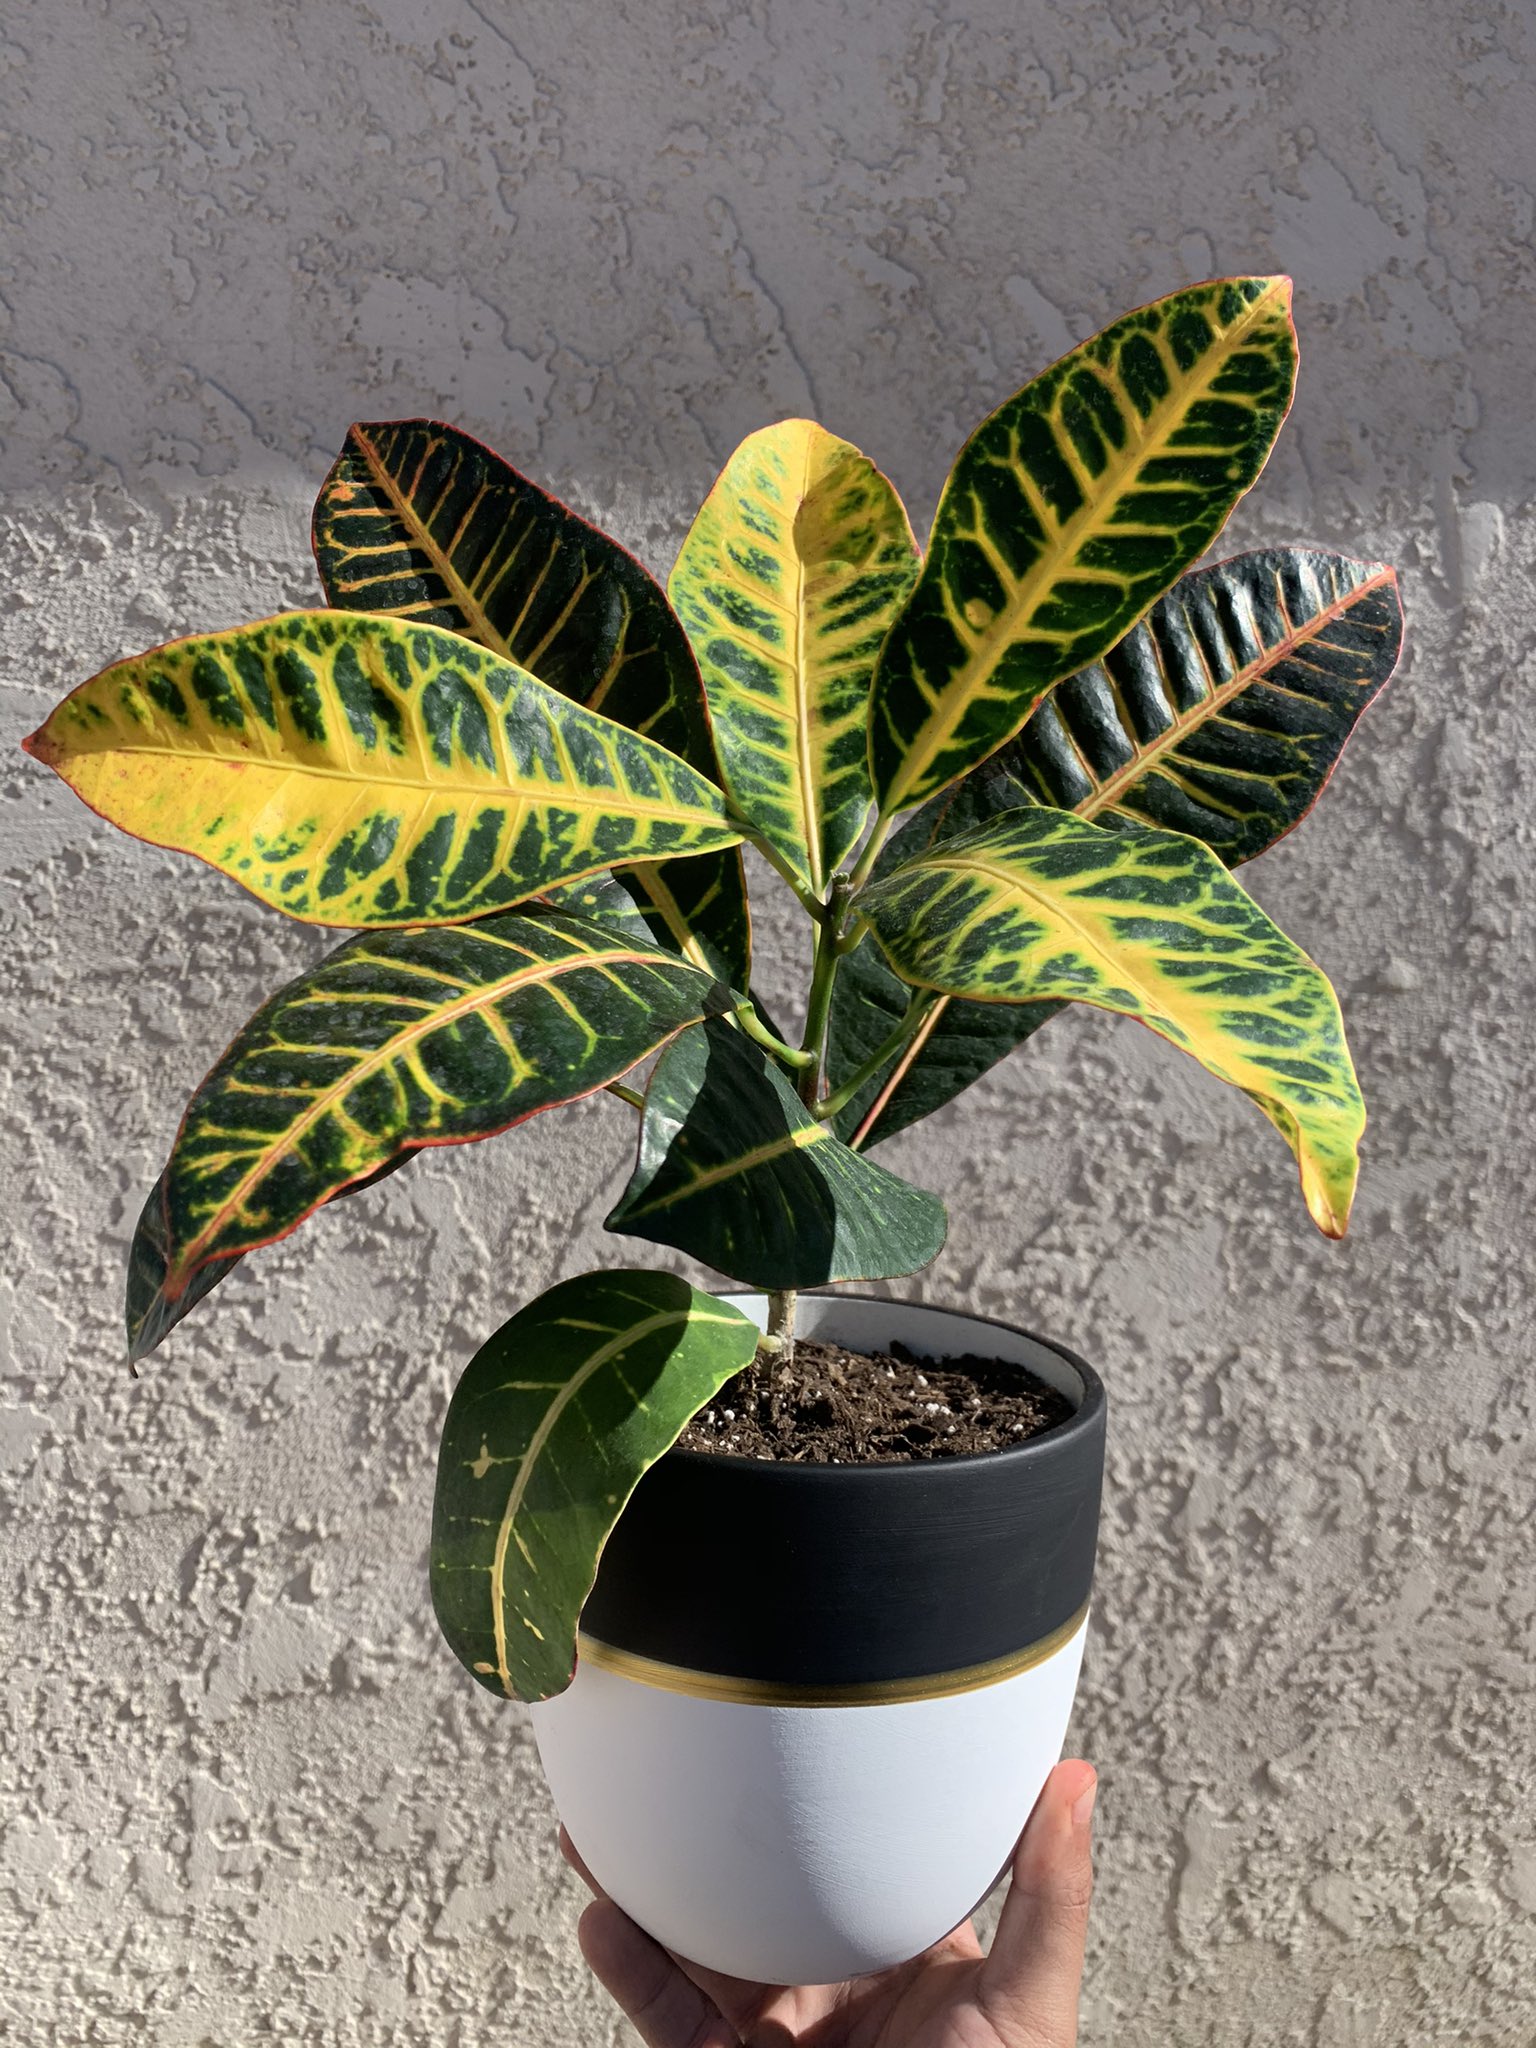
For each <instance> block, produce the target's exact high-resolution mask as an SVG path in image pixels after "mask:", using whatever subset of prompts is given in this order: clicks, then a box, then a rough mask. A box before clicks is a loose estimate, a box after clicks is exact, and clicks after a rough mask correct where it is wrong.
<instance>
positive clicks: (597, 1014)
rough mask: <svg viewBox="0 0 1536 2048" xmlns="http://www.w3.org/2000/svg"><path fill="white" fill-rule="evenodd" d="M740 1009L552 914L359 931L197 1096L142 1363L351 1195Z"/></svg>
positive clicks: (144, 1265) (668, 965)
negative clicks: (241, 1274) (428, 1148)
mask: <svg viewBox="0 0 1536 2048" xmlns="http://www.w3.org/2000/svg"><path fill="white" fill-rule="evenodd" d="M726 1000H727V998H726V996H725V993H724V991H722V990H721V989H720V987H719V984H718V983H717V982H715V981H714V980H713V979H712V978H711V977H709V976H708V975H705V974H701V973H699V972H698V970H697V969H695V968H693V967H689V966H687V965H686V964H685V963H684V962H682V961H680V960H678V959H676V958H675V957H674V956H673V955H672V954H671V953H668V952H663V951H662V950H660V949H659V948H658V947H657V946H655V945H654V944H653V943H650V942H648V941H646V940H645V939H644V937H643V935H637V934H635V933H634V932H633V931H631V930H628V929H621V928H615V927H612V926H609V925H606V924H603V923H599V922H598V921H596V920H593V919H588V918H581V917H571V916H568V915H564V914H561V913H558V912H554V911H538V912H533V913H523V912H518V911H501V912H497V913H495V914H494V915H492V916H489V917H482V918H479V919H477V920H476V921H475V922H474V923H472V924H463V925H449V926H421V927H418V928H417V929H415V930H413V931H387V932H365V933H363V934H362V935H361V936H360V937H357V938H354V939H349V940H348V941H347V942H346V943H345V944H344V945H343V946H341V947H339V948H338V949H337V950H336V951H335V952H334V953H332V954H331V955H330V956H329V957H328V958H327V959H325V960H323V961H322V962H321V963H320V965H319V966H318V967H316V968H314V969H312V970H311V971H310V972H309V973H307V974H302V975H300V976H299V977H298V978H297V980H295V981H292V982H290V983H289V984H288V986H287V987H286V988H284V989H281V990H279V992H278V993H277V994H276V995H275V996H273V997H272V998H271V999H270V1000H269V1001H268V1002H266V1003H264V1004H263V1005H262V1007H261V1008H260V1009H259V1010H258V1011H257V1012H256V1013H255V1015H254V1016H253V1017H252V1018H251V1020H250V1022H249V1023H248V1024H247V1025H246V1026H245V1028H244V1029H243V1030H242V1031H241V1032H240V1034H239V1035H238V1037H237V1038H236V1039H235V1041H234V1043H233V1044H232V1045H231V1046H230V1048H229V1050H228V1051H227V1052H226V1053H225V1054H224V1056H223V1057H222V1059H220V1060H219V1062H218V1064H217V1065H216V1066H215V1067H214V1068H213V1070H212V1072H211V1073H210V1074H209V1075H208V1076H207V1078H206V1079H205V1080H204V1081H203V1082H202V1084H201V1085H200V1087H199V1088H198V1090H197V1092H196V1094H195V1095H194V1096H193V1097H192V1100H191V1102H190V1103H189V1104H188V1106H187V1110H186V1114H185V1116H184V1117H183V1118H182V1123H181V1128H180V1130H179V1131H178V1132H177V1134H176V1142H175V1145H174V1147H173V1148H172V1152H171V1157H170V1160H169V1162H168V1164H167V1166H166V1169H165V1172H164V1174H163V1175H162V1177H161V1183H160V1187H159V1189H158V1193H159V1197H160V1199H159V1203H158V1206H157V1205H156V1204H155V1203H154V1200H153V1198H152V1199H151V1204H150V1206H149V1207H148V1208H146V1211H145V1215H144V1217H143V1218H142V1219H141V1221H140V1224H139V1229H138V1232H137V1234H136V1237H135V1240H134V1247H133V1251H132V1254H131V1256H130V1262H129V1265H130V1275H129V1298H128V1321H129V1338H130V1344H131V1345H132V1347H133V1355H134V1356H135V1357H140V1356H143V1354H144V1353H145V1352H146V1351H148V1350H151V1349H152V1348H153V1347H154V1345H155V1344H157V1343H158V1342H159V1341H160V1338H161V1337H163V1336H164V1335H165V1333H166V1332H167V1330H169V1329H170V1328H171V1327H172V1325H173V1324H174V1323H175V1322H176V1321H178V1320H179V1319H180V1317H181V1316H182V1315H184V1314H185V1313H186V1312H187V1310H188V1309H190V1308H191V1307H192V1306H193V1305H194V1303H195V1302H196V1301H197V1300H198V1299H199V1298H200V1297H201V1296H202V1295H203V1294H205V1293H206V1292H207V1291H208V1288H209V1287H210V1286H212V1285H213V1284H214V1281H215V1280H217V1279H220V1278H222V1277H223V1268H224V1267H225V1266H226V1265H227V1264H228V1263H229V1262H230V1261H232V1260H234V1259H235V1258H238V1257H239V1256H240V1255H241V1254H242V1253H244V1252H248V1251H251V1250H253V1249H255V1248H256V1247H257V1246H259V1245H264V1244H271V1243H274V1242H275V1241H276V1240H277V1239H278V1238H282V1237H286V1236H287V1235H288V1234H289V1232H290V1231H293V1230H296V1229H297V1228H298V1227H299V1225H300V1224H301V1223H302V1222H303V1221H304V1219H305V1218H306V1217H307V1216H310V1215H312V1214H313V1213H314V1211H315V1210H316V1209H318V1208H319V1207H320V1206H321V1205H322V1204H323V1203H325V1202H329V1201H330V1200H332V1199H333V1197H335V1196H337V1195H340V1194H343V1193H345V1192H346V1191H347V1190H348V1189H349V1188H352V1187H355V1186H357V1185H358V1184H359V1183H360V1182H362V1181H364V1180H367V1179H371V1178H376V1177H378V1176H379V1175H381V1174H383V1173H384V1172H386V1171H388V1170H389V1169H390V1167H391V1166H393V1165H396V1164H398V1163H399V1162H400V1161H401V1160H402V1159H403V1158H405V1157H406V1156H407V1155H408V1154H410V1153H411V1152H414V1151H418V1150H419V1149H420V1148H421V1147H422V1146H424V1145H457V1144H465V1143H467V1142H469V1141H470V1140H472V1139H477V1138H488V1137H493V1136H494V1135H495V1134H496V1133H497V1132H499V1131H504V1130H507V1129H508V1128H509V1127H510V1126H511V1125H513V1124H517V1123H521V1122H522V1121H523V1120H524V1119H525V1118H527V1117H530V1116H533V1115H534V1114H535V1113H536V1112H537V1111H539V1110H543V1109H552V1108H555V1107H556V1106H558V1105H559V1104H561V1103H566V1102H573V1101H575V1100H576V1099H577V1098H578V1097H579V1096H582V1095H588V1094H590V1093H591V1092H592V1091H593V1090H594V1089H597V1088H601V1087H604V1086H605V1085H606V1084H607V1083H608V1082H609V1081H613V1080H616V1079H617V1078H618V1077H619V1076H620V1075H621V1074H624V1073H627V1072H628V1070H629V1069H630V1068H631V1067H632V1066H634V1065H635V1064H636V1062H637V1061H639V1060H643V1059H644V1058H646V1056H647V1055H648V1054H650V1053H652V1052H654V1051H655V1050H656V1049H657V1047H658V1046H661V1045H664V1044H665V1043H666V1042H667V1040H668V1039H669V1038H671V1037H672V1036H673V1035H674V1034H675V1033H677V1032H678V1031H681V1030H682V1029H683V1028H684V1026H685V1025H687V1024H690V1023H692V1022H694V1021H695V1020H696V1019H698V1018H700V1017H702V1016H704V1015H705V1014H706V1013H707V1012H708V1011H710V1010H711V1008H714V1007H718V1006H719V1005H720V1004H721V1003H722V1002H724V1001H726ZM210 1269H215V1270H212V1271H211V1272H210ZM204 1276H208V1277H206V1278H205V1277H204Z"/></svg>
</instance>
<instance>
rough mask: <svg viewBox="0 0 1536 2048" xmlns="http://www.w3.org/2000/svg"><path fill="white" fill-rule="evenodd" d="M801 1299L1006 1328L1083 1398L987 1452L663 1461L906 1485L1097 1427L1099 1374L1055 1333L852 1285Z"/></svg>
mask: <svg viewBox="0 0 1536 2048" xmlns="http://www.w3.org/2000/svg"><path fill="white" fill-rule="evenodd" d="M716 1293H717V1298H718V1299H719V1300H721V1301H739V1300H741V1299H743V1298H744V1297H746V1296H752V1297H753V1298H755V1299H759V1300H760V1299H762V1297H763V1294H764V1289H762V1288H761V1287H731V1288H720V1289H717V1290H716ZM802 1299H804V1300H807V1301H867V1302H870V1303H872V1304H874V1305H875V1306H876V1307H879V1308H892V1309H904V1308H916V1309H926V1310H928V1311H929V1312H930V1313H931V1314H934V1315H943V1316H954V1317H955V1319H956V1320H957V1321H959V1322H964V1323H976V1324H979V1325H981V1326H982V1327H984V1328H986V1329H990V1330H1006V1331H1007V1333H1008V1335H1009V1336H1010V1337H1026V1338H1028V1340H1029V1342H1030V1343H1031V1344H1038V1345H1039V1346H1040V1347H1041V1349H1042V1350H1045V1351H1053V1352H1054V1353H1055V1354H1056V1356H1057V1357H1058V1358H1061V1359H1064V1360H1065V1361H1066V1363H1067V1364H1068V1365H1070V1366H1071V1368H1072V1370H1073V1371H1074V1372H1075V1373H1076V1374H1077V1375H1078V1377H1079V1379H1080V1380H1081V1382H1082V1388H1083V1397H1082V1399H1081V1400H1080V1401H1079V1402H1078V1404H1077V1406H1076V1408H1074V1409H1073V1411H1072V1413H1071V1414H1070V1415H1069V1416H1068V1417H1067V1419H1066V1421H1065V1422H1058V1423H1055V1424H1054V1425H1053V1426H1052V1427H1051V1428H1050V1429H1043V1430H1041V1431H1040V1432H1039V1434H1038V1435H1036V1436H1032V1437H1030V1438H1029V1439H1028V1440H1027V1441H1026V1442H1024V1443H1022V1444H1003V1445H1000V1446H999V1447H998V1449H996V1450H992V1451H962V1452H961V1453H960V1454H959V1455H958V1456H956V1457H952V1458H867V1459H858V1460H855V1461H853V1462H852V1463H849V1464H846V1465H831V1464H827V1463H824V1462H823V1461H821V1460H820V1459H805V1460H800V1459H796V1460H793V1461H791V1460H788V1459H782V1458H747V1457H743V1456H742V1454H741V1453H740V1452H739V1451H688V1450H683V1449H682V1448H681V1447H680V1446H678V1445H674V1446H673V1447H672V1449H671V1450H669V1451H667V1452H666V1453H665V1454H664V1455H665V1456H666V1458H667V1459H668V1460H671V1459H678V1460H682V1461H685V1462H686V1463H688V1464H690V1465H695V1464H696V1465H708V1466H710V1467H712V1468H715V1469H724V1470H727V1471H728V1470H731V1469H733V1468H734V1469H735V1470H737V1471H743V1472H754V1473H758V1474H761V1473H762V1472H763V1471H764V1470H765V1469H766V1470H769V1471H780V1472H792V1473H793V1474H794V1475H795V1477H796V1480H797V1482H801V1483H804V1484H806V1485H812V1486H814V1485H817V1484H823V1485H824V1484H827V1483H829V1482H839V1483H841V1484H842V1485H844V1486H846V1485H847V1484H848V1483H849V1480H850V1478H851V1476H852V1475H853V1474H855V1473H864V1472H869V1473H877V1474H879V1475H880V1483H881V1484H882V1485H886V1484H890V1485H896V1484H900V1483H901V1480H900V1479H899V1478H898V1477H897V1476H896V1475H900V1474H906V1475H909V1478H908V1482H907V1483H909V1484H910V1483H911V1479H910V1475H916V1476H918V1477H921V1476H922V1475H923V1474H925V1473H931V1472H932V1471H933V1469H934V1468H935V1467H936V1466H939V1465H942V1466H943V1467H945V1469H947V1470H948V1471H951V1472H953V1471H963V1470H964V1469H965V1468H966V1467H968V1466H976V1465H985V1466H986V1467H988V1469H989V1470H991V1469H995V1468H996V1467H997V1465H998V1464H999V1463H1000V1462H1002V1461H1007V1462H1009V1463H1011V1464H1013V1465H1015V1466H1017V1467H1018V1468H1020V1469H1021V1470H1022V1469H1024V1468H1025V1467H1027V1466H1029V1465H1032V1464H1035V1463H1037V1462H1038V1461H1039V1460H1040V1459H1041V1458H1043V1457H1050V1456H1053V1455H1054V1454H1055V1453H1056V1452H1057V1451H1058V1450H1059V1448H1060V1446H1061V1445H1063V1444H1064V1443H1067V1442H1069V1441H1070V1439H1071V1438H1072V1437H1073V1436H1074V1435H1079V1436H1083V1435H1087V1434H1088V1433H1089V1432H1090V1431H1092V1430H1093V1429H1094V1428H1095V1427H1096V1426H1097V1425H1098V1423H1099V1418H1100V1417H1101V1415H1102V1413H1103V1410H1104V1404H1105V1393H1104V1382H1103V1381H1102V1380H1101V1379H1100V1378H1099V1376H1098V1374H1097V1373H1096V1372H1095V1371H1094V1369H1093V1367H1092V1366H1091V1365H1090V1364H1089V1363H1088V1361H1087V1360H1086V1359H1084V1358H1079V1357H1078V1355H1077V1353H1076V1352H1075V1351H1069V1350H1068V1349H1067V1347H1066V1345H1065V1344H1058V1343H1057V1342H1056V1340H1055V1338H1054V1337H1042V1336H1040V1335H1039V1334H1038V1332H1036V1331H1034V1330H1026V1329H1025V1328H1024V1327H1023V1325H1022V1324H1020V1323H1005V1322H1004V1321H1003V1319H1002V1317H1001V1316H984V1315H977V1314H975V1313H973V1312H972V1311H971V1310H970V1309H958V1308H950V1307H948V1306H947V1305H946V1304H943V1303H940V1302H933V1301H899V1300H893V1299H892V1298H891V1296H889V1295H885V1294H859V1293H856V1292H855V1291H854V1290H853V1289H852V1288H844V1287H837V1288H832V1287H829V1288H826V1289H811V1288H807V1289H805V1290H804V1291H803V1294H802ZM935 1362H936V1363H937V1362H938V1361H937V1360H936V1361H935Z"/></svg>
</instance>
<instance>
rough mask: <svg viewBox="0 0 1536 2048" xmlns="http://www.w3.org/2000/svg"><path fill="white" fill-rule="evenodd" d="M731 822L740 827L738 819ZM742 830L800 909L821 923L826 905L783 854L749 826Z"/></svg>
mask: <svg viewBox="0 0 1536 2048" xmlns="http://www.w3.org/2000/svg"><path fill="white" fill-rule="evenodd" d="M733 822H734V823H736V824H737V825H742V821H741V819H740V818H737V819H735V820H734V821H733ZM742 830H743V831H744V832H745V834H746V836H747V838H748V839H749V840H750V841H751V842H752V844H753V845H754V846H755V847H756V848H757V850H758V852H759V853H760V854H761V855H762V856H763V859H764V860H765V861H767V863H768V865H769V867H771V868H772V869H773V871H774V873H775V874H776V875H777V876H778V877H779V879H780V880H781V881H783V882H785V883H787V884H788V886H789V887H790V888H791V889H792V890H793V891H794V892H795V895H796V896H797V897H798V898H799V899H800V907H801V909H802V910H804V911H805V912H806V913H807V915H808V916H811V917H814V918H815V920H816V922H817V923H818V924H821V923H823V922H824V921H825V919H826V915H827V906H826V904H825V903H823V902H822V900H821V898H820V897H819V896H818V895H817V894H816V893H815V891H814V890H813V889H810V888H808V887H807V886H806V884H805V883H804V882H802V881H801V879H800V877H799V876H798V875H797V874H796V873H795V871H794V869H793V868H792V867H791V866H790V864H789V862H788V861H787V860H786V859H785V858H784V856H783V854H782V853H780V852H779V850H778V848H777V847H776V846H775V845H774V844H773V842H772V841H771V840H768V839H764V838H763V836H762V834H761V833H760V832H754V831H753V830H752V829H751V827H750V826H746V825H742Z"/></svg>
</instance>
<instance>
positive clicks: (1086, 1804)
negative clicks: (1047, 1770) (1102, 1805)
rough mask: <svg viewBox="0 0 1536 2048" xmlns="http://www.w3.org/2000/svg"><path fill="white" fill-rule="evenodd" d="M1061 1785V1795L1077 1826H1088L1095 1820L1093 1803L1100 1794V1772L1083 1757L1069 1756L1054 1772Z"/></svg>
mask: <svg viewBox="0 0 1536 2048" xmlns="http://www.w3.org/2000/svg"><path fill="white" fill-rule="evenodd" d="M1052 1776H1053V1777H1055V1778H1056V1779H1057V1781H1058V1783H1059V1786H1060V1797H1061V1799H1062V1801H1063V1802H1064V1804H1065V1806H1066V1808H1067V1811H1068V1813H1069V1814H1070V1815H1071V1816H1072V1825H1073V1827H1075V1828H1086V1827H1088V1826H1090V1825H1091V1824H1092V1821H1093V1804H1094V1801H1095V1800H1096V1799H1097V1798H1098V1796H1099V1774H1098V1772H1097V1771H1096V1770H1095V1769H1094V1768H1093V1765H1092V1764H1090V1763H1085V1762H1084V1761H1083V1759H1082V1758H1081V1757H1069V1758H1068V1759H1067V1760H1066V1761H1065V1762H1064V1763H1059V1764H1058V1765H1057V1766H1056V1769H1055V1771H1054V1772H1053V1773H1052Z"/></svg>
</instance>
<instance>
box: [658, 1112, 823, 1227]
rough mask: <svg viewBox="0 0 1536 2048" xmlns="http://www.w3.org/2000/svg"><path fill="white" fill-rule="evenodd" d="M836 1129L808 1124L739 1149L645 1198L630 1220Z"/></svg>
mask: <svg viewBox="0 0 1536 2048" xmlns="http://www.w3.org/2000/svg"><path fill="white" fill-rule="evenodd" d="M831 1136H832V1133H831V1132H830V1131H829V1130H828V1129H827V1128H826V1126H825V1125H824V1124H806V1125H804V1126H802V1127H801V1128H800V1129H799V1130H794V1131H786V1132H785V1133H784V1135H783V1137H781V1138H770V1139H769V1141H768V1142H767V1144H765V1145H756V1146H754V1147H753V1148H752V1150H751V1151H750V1152H738V1153H737V1154H736V1156H735V1157H734V1158H733V1159H727V1160H726V1161H725V1162H724V1163H723V1164H722V1165H720V1166H707V1167H704V1168H702V1169H700V1170H698V1171H696V1172H695V1173H694V1174H693V1175H692V1176H691V1178H690V1179H689V1180H688V1181H687V1183H686V1184H685V1185H684V1186H682V1187H680V1188H674V1189H671V1190H670V1191H668V1192H664V1193H662V1194H660V1195H656V1196H654V1197H653V1198H652V1199H651V1200H650V1201H642V1202H640V1203H638V1204H637V1205H636V1206H635V1207H633V1208H631V1209H629V1210H628V1211H627V1212H626V1220H628V1219H630V1218H634V1217H637V1216H654V1215H656V1214H658V1213H659V1212H661V1211H662V1210H666V1209H670V1208H672V1207H673V1206H674V1205H675V1204H676V1203H678V1202H687V1201H691V1200H692V1198H693V1197H694V1196H695V1195H697V1194H699V1193H701V1192H702V1191H703V1190H705V1189H706V1188H712V1187H716V1186H718V1185H719V1183H720V1182H721V1181H724V1180H734V1179H735V1178H736V1176H737V1175H738V1174H743V1173H750V1172H751V1171H752V1170H753V1168H754V1167H758V1166H767V1165H768V1164H770V1162H771V1161H773V1160H775V1159H779V1158H782V1156H783V1155H784V1154H785V1153H786V1152H794V1151H800V1150H803V1149H804V1147H806V1146H807V1145H819V1144H821V1143H822V1142H823V1141H824V1140H825V1139H828V1138H830V1137H831Z"/></svg>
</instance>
